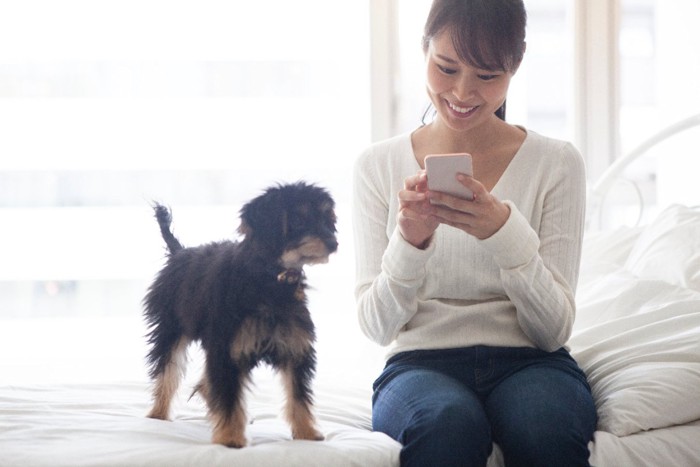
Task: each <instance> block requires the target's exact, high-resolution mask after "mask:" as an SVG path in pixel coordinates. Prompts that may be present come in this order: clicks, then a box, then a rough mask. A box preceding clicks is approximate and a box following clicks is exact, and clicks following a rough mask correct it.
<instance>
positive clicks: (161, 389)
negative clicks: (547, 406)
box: [148, 337, 190, 420]
mask: <svg viewBox="0 0 700 467" xmlns="http://www.w3.org/2000/svg"><path fill="white" fill-rule="evenodd" d="M189 343H190V341H189V339H187V338H185V337H180V339H179V340H177V341H176V343H175V345H173V346H172V347H171V349H170V351H169V352H168V353H166V354H164V355H161V356H160V357H159V359H158V360H156V361H155V362H154V366H153V370H152V371H151V376H152V377H153V379H154V380H155V384H154V387H153V408H152V409H151V411H150V412H149V414H148V417H150V418H158V419H161V420H168V419H169V417H170V404H171V402H172V400H173V397H174V396H175V393H176V392H177V388H178V387H179V385H180V380H181V379H182V377H183V376H184V374H185V365H186V363H187V346H188V345H189ZM155 350H156V347H154V349H153V351H152V352H151V355H150V357H151V359H155V358H156V357H155V356H154V352H155Z"/></svg>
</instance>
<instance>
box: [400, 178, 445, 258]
mask: <svg viewBox="0 0 700 467" xmlns="http://www.w3.org/2000/svg"><path fill="white" fill-rule="evenodd" d="M427 181H428V178H427V176H426V174H425V171H424V170H421V171H420V172H418V173H417V174H416V175H412V176H410V177H407V178H406V180H404V189H403V190H401V191H400V192H399V214H398V219H397V223H398V227H399V231H400V232H401V235H402V236H403V238H404V239H405V240H406V241H407V242H409V243H410V244H411V245H413V246H415V247H416V248H421V249H423V248H425V247H426V246H427V244H428V241H429V240H430V238H431V237H432V235H433V232H435V229H437V227H438V225H440V221H439V220H438V219H437V218H435V217H434V214H435V212H436V209H435V206H433V205H432V204H430V201H428V197H427V196H426V193H427V190H428V182H427Z"/></svg>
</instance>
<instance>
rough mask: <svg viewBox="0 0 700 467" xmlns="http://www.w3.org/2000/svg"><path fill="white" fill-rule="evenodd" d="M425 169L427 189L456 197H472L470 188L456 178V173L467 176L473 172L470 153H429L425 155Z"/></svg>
mask: <svg viewBox="0 0 700 467" xmlns="http://www.w3.org/2000/svg"><path fill="white" fill-rule="evenodd" d="M425 170H426V172H427V174H428V189H429V190H431V191H440V192H443V193H448V194H450V195H452V196H457V197H458V198H464V199H472V198H473V194H472V192H471V190H469V189H467V188H466V187H465V186H464V185H462V184H461V183H459V181H458V180H457V174H458V173H462V174H465V175H469V176H472V175H473V174H474V171H473V169H472V156H471V155H470V154H467V153H457V154H429V155H427V156H425ZM431 202H432V200H431Z"/></svg>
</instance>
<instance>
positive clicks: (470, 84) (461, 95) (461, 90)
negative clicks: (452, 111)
mask: <svg viewBox="0 0 700 467" xmlns="http://www.w3.org/2000/svg"><path fill="white" fill-rule="evenodd" d="M475 93H476V82H475V80H474V78H472V77H469V76H464V77H462V78H460V79H459V80H457V82H455V86H454V88H453V90H452V94H454V96H455V97H456V98H457V99H459V101H460V102H467V101H468V100H469V98H470V97H472V96H473V95H474V94H475Z"/></svg>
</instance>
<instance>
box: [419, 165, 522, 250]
mask: <svg viewBox="0 0 700 467" xmlns="http://www.w3.org/2000/svg"><path fill="white" fill-rule="evenodd" d="M457 180H459V182H460V183H461V184H462V185H464V186H465V187H467V188H468V189H469V190H471V192H472V193H473V194H474V198H473V199H471V200H465V199H461V198H457V197H454V196H450V195H448V194H446V193H439V192H436V191H430V192H428V193H427V197H428V199H431V200H434V201H437V202H438V203H439V206H437V209H436V210H435V212H434V214H433V216H434V217H435V218H437V220H438V221H439V222H440V223H442V224H447V225H451V226H452V227H455V228H458V229H460V230H463V231H464V232H466V233H468V234H469V235H473V236H474V237H476V238H478V239H480V240H483V239H485V238H488V237H490V236H491V235H493V234H495V233H496V232H497V231H498V230H499V229H500V228H501V227H503V224H505V223H506V221H507V220H508V217H509V216H510V208H509V207H508V206H507V205H506V204H504V203H502V202H501V201H500V200H499V199H498V198H496V197H495V196H493V195H492V194H491V193H489V191H488V190H486V188H485V187H484V185H482V184H481V183H480V182H479V181H477V180H476V179H474V178H473V177H470V176H467V175H462V174H459V175H458V176H457Z"/></svg>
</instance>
